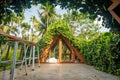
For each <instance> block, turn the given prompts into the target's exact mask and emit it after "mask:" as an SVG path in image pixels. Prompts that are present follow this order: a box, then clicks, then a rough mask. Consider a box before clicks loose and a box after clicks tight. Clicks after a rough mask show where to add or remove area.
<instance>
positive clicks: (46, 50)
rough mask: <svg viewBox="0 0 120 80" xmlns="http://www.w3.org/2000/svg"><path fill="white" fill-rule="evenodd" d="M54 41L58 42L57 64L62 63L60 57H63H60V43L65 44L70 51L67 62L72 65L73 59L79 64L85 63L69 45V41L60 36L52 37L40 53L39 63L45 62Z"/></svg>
mask: <svg viewBox="0 0 120 80" xmlns="http://www.w3.org/2000/svg"><path fill="white" fill-rule="evenodd" d="M56 41H58V45H59V51H58V62H59V63H62V62H63V61H62V56H63V55H62V43H63V42H64V43H65V44H66V46H67V47H68V49H69V50H70V57H71V60H70V61H69V62H73V63H74V62H75V59H76V58H77V59H78V60H79V61H80V62H81V63H85V60H84V58H83V56H82V55H81V54H80V52H79V51H78V50H77V49H76V48H75V47H73V46H72V45H71V43H70V41H69V40H68V39H67V38H65V37H63V36H62V35H56V36H54V37H53V38H52V39H51V41H50V42H49V44H48V45H47V46H46V47H45V48H44V49H43V50H42V52H41V53H40V62H46V59H47V57H48V54H49V52H52V47H53V46H54V44H55V43H56Z"/></svg>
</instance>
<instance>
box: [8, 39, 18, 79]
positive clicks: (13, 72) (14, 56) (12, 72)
mask: <svg viewBox="0 0 120 80" xmlns="http://www.w3.org/2000/svg"><path fill="white" fill-rule="evenodd" d="M17 49H18V42H17V41H15V46H14V53H13V58H12V66H11V67H12V68H11V74H10V80H14V74H15V65H16V54H17Z"/></svg>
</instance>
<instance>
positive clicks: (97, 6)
mask: <svg viewBox="0 0 120 80" xmlns="http://www.w3.org/2000/svg"><path fill="white" fill-rule="evenodd" d="M46 2H49V3H50V4H51V5H54V6H56V5H60V6H61V7H62V8H67V9H77V10H79V11H80V12H82V13H89V14H90V15H91V16H90V18H92V19H95V18H96V17H97V16H98V15H101V16H103V25H105V26H106V27H110V28H112V30H117V31H119V30H120V25H119V24H118V22H117V21H116V20H115V19H113V18H112V16H111V14H110V13H109V11H108V10H107V9H108V7H109V6H110V5H111V4H112V1H111V0H0V23H2V21H5V23H7V22H9V21H10V19H11V18H12V14H13V12H15V13H18V14H19V15H20V14H21V13H22V12H23V11H24V10H25V9H26V8H30V7H31V5H37V4H44V3H46ZM117 11H118V13H119V9H118V10H117ZM8 14H9V15H8ZM6 15H7V16H6Z"/></svg>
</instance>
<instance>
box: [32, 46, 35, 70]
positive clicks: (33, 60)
mask: <svg viewBox="0 0 120 80" xmlns="http://www.w3.org/2000/svg"><path fill="white" fill-rule="evenodd" d="M34 64H35V46H33V56H32V71H34V66H35V65H34Z"/></svg>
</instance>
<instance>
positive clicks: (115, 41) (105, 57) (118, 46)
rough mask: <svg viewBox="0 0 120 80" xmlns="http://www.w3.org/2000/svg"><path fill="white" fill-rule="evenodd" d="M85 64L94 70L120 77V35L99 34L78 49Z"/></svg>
mask: <svg viewBox="0 0 120 80" xmlns="http://www.w3.org/2000/svg"><path fill="white" fill-rule="evenodd" d="M80 49H81V50H80V52H81V53H82V54H83V55H84V57H85V60H86V62H87V64H90V65H93V66H94V67H95V68H96V69H98V70H101V71H105V72H108V73H111V74H115V75H118V76H120V35H119V34H113V33H104V34H101V35H100V36H99V37H98V38H96V39H94V40H91V41H86V42H84V43H83V44H82V45H81V47H80Z"/></svg>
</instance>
